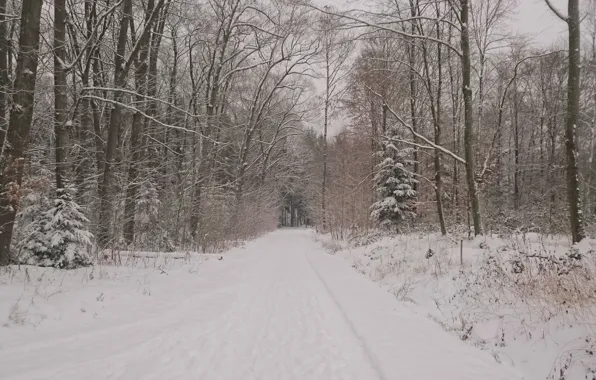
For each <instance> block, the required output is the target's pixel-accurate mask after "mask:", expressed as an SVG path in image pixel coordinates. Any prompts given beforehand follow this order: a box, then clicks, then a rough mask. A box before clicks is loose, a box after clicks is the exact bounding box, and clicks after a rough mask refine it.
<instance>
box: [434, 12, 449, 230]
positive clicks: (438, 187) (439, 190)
mask: <svg viewBox="0 0 596 380" xmlns="http://www.w3.org/2000/svg"><path fill="white" fill-rule="evenodd" d="M437 14H438V9H437ZM440 38H441V32H440V26H439V24H437V39H440ZM441 59H442V55H441V44H437V65H438V67H437V75H438V78H437V109H436V114H435V144H436V145H437V146H441V91H442V87H443V70H442V68H443V65H442V62H441ZM441 170H442V169H441V154H440V152H439V150H438V149H435V198H436V200H437V215H438V217H439V226H440V227H441V234H443V235H447V226H446V225H445V215H444V212H443V199H442V195H443V181H442V178H441Z"/></svg>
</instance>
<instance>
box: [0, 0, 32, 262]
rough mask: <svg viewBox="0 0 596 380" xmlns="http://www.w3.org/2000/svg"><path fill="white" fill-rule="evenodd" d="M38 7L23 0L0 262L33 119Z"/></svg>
mask: <svg viewBox="0 0 596 380" xmlns="http://www.w3.org/2000/svg"><path fill="white" fill-rule="evenodd" d="M41 7H42V2H41V1H36V0H24V1H23V7H22V13H21V27H20V35H19V55H18V60H17V67H16V77H15V82H14V86H13V92H14V96H13V99H12V107H11V110H10V121H9V124H8V132H7V134H6V141H5V143H4V149H3V152H2V153H3V154H2V157H0V173H2V174H1V175H0V265H7V264H8V263H9V260H10V241H11V239H12V231H13V226H14V220H15V216H16V213H17V210H18V208H19V201H20V186H21V181H22V178H23V166H24V157H25V153H26V151H27V143H28V137H29V131H30V130H31V123H32V119H33V101H34V95H35V79H36V75H37V61H38V57H39V37H40V35H39V23H40V18H41Z"/></svg>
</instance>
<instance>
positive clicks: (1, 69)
mask: <svg viewBox="0 0 596 380" xmlns="http://www.w3.org/2000/svg"><path fill="white" fill-rule="evenodd" d="M5 15H6V0H0V152H1V151H2V147H3V146H4V139H5V138H6V128H7V126H8V122H7V118H6V106H7V104H8V86H9V83H10V82H9V80H8V40H7V31H6V24H7V21H6V16H5Z"/></svg>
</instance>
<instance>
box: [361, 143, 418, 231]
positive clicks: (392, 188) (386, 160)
mask: <svg viewBox="0 0 596 380" xmlns="http://www.w3.org/2000/svg"><path fill="white" fill-rule="evenodd" d="M382 147H383V149H382V150H381V151H379V152H378V153H377V155H378V156H380V157H381V158H382V161H381V162H380V163H379V164H377V166H376V168H377V173H376V175H375V178H374V180H375V188H376V191H377V193H378V195H379V200H378V201H377V202H375V203H374V204H373V205H372V206H371V218H372V219H373V220H374V221H375V222H377V223H378V224H379V225H380V226H381V227H384V228H388V229H390V228H395V229H398V226H399V223H400V222H401V221H403V220H404V219H405V218H406V217H407V216H408V215H412V203H413V200H414V199H415V198H416V191H415V190H414V184H415V183H417V181H416V179H415V178H414V176H413V175H412V173H411V172H410V171H409V170H408V169H407V166H409V165H411V164H412V162H411V161H409V160H408V159H407V156H408V155H409V151H410V150H409V149H401V150H400V149H397V148H396V147H395V145H393V143H392V142H391V140H390V139H386V140H385V141H384V142H383V143H382Z"/></svg>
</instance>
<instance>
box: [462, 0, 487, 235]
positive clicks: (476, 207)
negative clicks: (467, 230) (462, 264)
mask: <svg viewBox="0 0 596 380" xmlns="http://www.w3.org/2000/svg"><path fill="white" fill-rule="evenodd" d="M460 3H461V14H460V19H461V28H462V29H461V47H462V91H463V95H464V146H465V159H466V181H467V184H468V196H469V201H470V205H471V211H472V220H473V223H474V234H475V235H482V234H483V231H482V218H481V214H480V201H479V199H478V186H477V184H476V178H475V173H474V171H475V165H474V161H475V160H474V144H475V137H474V120H473V117H474V115H473V113H474V110H473V104H472V86H471V79H470V77H471V73H472V63H471V56H470V54H471V53H470V31H469V25H470V22H469V4H468V0H460Z"/></svg>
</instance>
